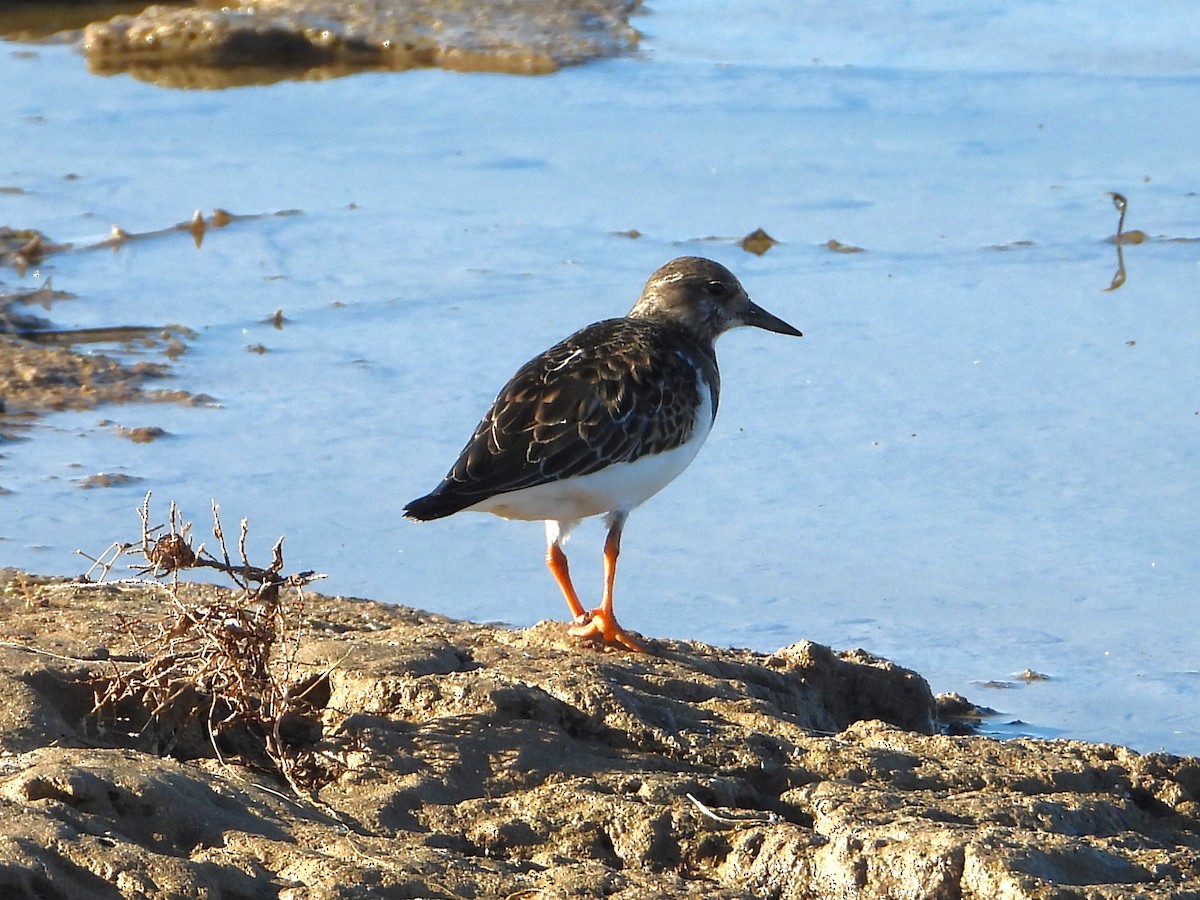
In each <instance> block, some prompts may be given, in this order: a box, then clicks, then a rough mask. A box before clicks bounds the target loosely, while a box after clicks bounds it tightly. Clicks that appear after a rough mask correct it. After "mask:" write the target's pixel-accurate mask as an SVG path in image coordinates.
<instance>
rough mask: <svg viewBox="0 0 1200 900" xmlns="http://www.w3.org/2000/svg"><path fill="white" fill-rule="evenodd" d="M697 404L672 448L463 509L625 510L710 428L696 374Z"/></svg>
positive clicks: (539, 513) (567, 514)
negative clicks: (687, 431) (688, 430)
mask: <svg viewBox="0 0 1200 900" xmlns="http://www.w3.org/2000/svg"><path fill="white" fill-rule="evenodd" d="M696 377H697V381H698V382H699V385H698V386H699V388H700V407H699V409H697V410H696V421H695V423H694V425H693V427H692V435H691V437H690V438H688V440H687V441H685V442H684V443H682V444H680V445H679V446H678V447H675V448H673V449H671V450H665V451H663V452H662V453H655V454H653V455H650V456H641V457H638V458H637V459H635V460H634V461H633V462H618V463H613V464H612V465H610V466H607V467H606V468H603V469H601V470H600V471H598V472H592V473H591V474H590V475H580V476H577V477H574V478H566V479H563V480H562V481H553V482H550V483H548V484H539V485H536V486H534V487H530V488H524V489H522V490H519V491H510V492H509V493H507V494H498V495H497V496H495V497H490V498H488V499H487V500H482V501H480V502H479V503H476V504H475V505H474V506H471V507H468V509H470V510H473V511H477V512H490V513H494V514H495V515H498V516H503V517H504V518H506V519H531V520H536V519H547V520H558V521H567V520H573V519H585V518H587V517H588V516H598V515H600V514H602V513H607V512H612V511H614V510H617V511H621V512H629V510H631V509H633V508H634V507H635V506H638V505H639V504H641V503H644V502H645V501H646V500H648V499H650V498H651V497H653V496H654V495H655V494H657V493H658V492H659V491H661V490H662V489H663V488H664V487H666V486H667V485H668V484H670V483H671V482H672V481H674V480H675V478H676V476H678V475H679V473H680V472H682V471H683V470H684V469H686V468H687V467H688V465H689V464H690V463H691V461H692V460H693V459H695V458H696V454H697V453H699V452H700V447H701V446H702V445H703V444H704V440H705V438H707V437H708V433H709V431H711V430H712V422H713V407H712V392H711V391H710V390H709V389H708V384H707V383H705V381H704V380H703V378H701V377H700V375H699V373H697V376H696Z"/></svg>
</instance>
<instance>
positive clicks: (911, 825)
mask: <svg viewBox="0 0 1200 900" xmlns="http://www.w3.org/2000/svg"><path fill="white" fill-rule="evenodd" d="M229 596H230V595H229V594H228V593H227V592H223V591H221V590H219V589H216V588H212V587H206V586H188V587H185V588H184V589H182V590H181V592H180V595H179V597H180V602H181V603H182V605H183V606H184V607H187V608H192V609H195V608H203V609H208V608H211V606H212V605H213V604H217V603H220V602H224V601H227V600H228V598H229ZM175 602H176V601H175V600H173V599H171V598H170V597H169V596H168V595H167V594H166V592H164V591H163V590H161V589H154V588H146V587H120V586H112V585H109V586H101V587H94V586H93V587H86V588H85V587H80V586H75V585H68V584H63V583H62V582H59V581H55V580H51V579H40V578H36V577H32V576H27V575H24V574H21V573H17V572H14V571H12V570H7V571H5V572H3V573H0V701H2V702H0V896H4V897H42V898H74V897H96V898H108V897H112V898H117V897H124V898H131V897H133V898H136V897H154V898H158V897H207V898H250V897H276V896H278V897H285V898H352V897H364V898H365V897H512V898H535V897H537V898H540V897H547V898H549V897H600V896H614V897H620V898H635V897H637V898H640V897H661V896H676V897H718V898H734V897H747V898H749V897H779V898H808V897H820V898H858V897H862V898H867V897H872V898H874V897H904V898H976V897H978V898H1073V897H1087V898H1118V897H1120V898H1135V897H1137V898H1160V897H1161V898H1167V897H1183V898H1187V897H1200V760H1197V759H1191V758H1177V757H1170V756H1164V755H1138V754H1136V753H1133V752H1132V751H1129V750H1126V749H1123V748H1120V747H1115V746H1108V745H1092V744H1083V743H1074V742H1068V741H1042V740H1012V741H1004V742H999V741H996V740H992V739H988V738H983V737H959V736H956V737H950V736H945V735H941V734H936V733H933V732H934V721H933V718H934V715H935V704H934V699H933V698H932V696H931V695H930V692H929V688H928V686H927V685H926V683H925V682H924V680H923V679H921V678H920V677H919V676H918V675H916V674H915V673H913V672H910V671H906V670H904V669H901V668H898V667H896V666H894V665H892V664H890V663H887V662H885V661H883V660H879V659H875V658H873V657H870V656H869V655H867V654H865V653H862V652H861V651H859V652H856V653H853V654H846V655H839V654H835V653H833V652H831V651H830V650H828V649H826V648H824V647H821V646H818V645H815V644H810V643H801V644H797V645H794V646H791V647H787V648H784V649H782V650H780V651H778V652H777V653H775V654H772V655H770V656H763V655H758V654H754V653H750V652H748V651H740V650H727V649H718V648H713V647H708V646H703V645H699V644H692V643H679V642H668V641H659V642H655V648H656V650H657V655H655V656H635V655H631V654H626V653H618V652H607V651H603V650H598V649H595V648H591V647H587V646H582V647H581V646H578V645H576V644H575V643H573V642H570V641H569V640H568V639H567V638H566V637H565V634H564V629H563V626H562V625H561V624H560V623H543V624H540V625H538V626H535V627H533V628H531V629H527V630H522V631H514V630H507V629H503V628H494V627H488V626H482V625H475V624H471V623H467V622H459V621H453V620H450V619H446V618H442V617H439V616H435V615H432V614H428V613H423V612H420V611H417V610H413V609H408V608H404V607H399V606H391V605H384V604H380V603H373V602H367V601H359V600H346V599H340V598H328V597H321V596H318V595H314V594H310V595H307V597H306V600H305V603H304V605H303V607H302V609H301V610H300V612H299V613H298V617H299V618H298V621H299V622H300V623H301V624H302V625H303V629H302V631H301V632H300V633H298V635H293V636H292V640H293V643H292V645H291V646H292V647H293V649H294V651H295V652H294V653H293V655H292V663H291V668H290V669H289V670H288V671H289V677H291V678H292V679H294V680H295V682H296V683H297V685H298V686H300V687H299V689H301V690H303V691H304V692H305V696H306V697H307V698H308V699H309V700H310V701H311V704H312V710H313V712H312V715H311V716H310V717H308V719H306V720H304V721H301V722H298V723H297V727H296V729H295V734H294V735H293V736H292V738H291V740H292V741H293V742H294V743H296V744H300V743H304V744H305V746H307V747H309V748H310V749H311V751H312V756H311V758H312V759H313V760H316V761H318V762H320V761H322V760H323V761H324V762H323V763H321V765H323V766H324V768H323V769H322V770H321V777H320V778H317V779H316V780H315V781H314V784H315V785H316V787H315V788H314V790H313V793H312V795H311V797H310V798H302V797H300V796H297V794H296V793H295V792H294V791H293V790H292V789H291V788H290V787H289V786H288V784H287V783H286V782H285V781H283V780H282V779H281V778H280V777H279V776H278V774H272V773H271V772H270V771H266V770H264V767H263V766H261V765H259V764H257V762H256V760H255V757H254V754H253V752H251V751H250V750H247V752H246V753H245V754H240V755H239V753H238V752H237V750H236V748H230V747H226V748H225V749H224V751H223V752H222V754H221V758H218V757H217V753H216V750H215V749H214V746H215V745H216V743H217V742H215V741H211V740H209V739H208V738H207V734H206V733H205V731H204V729H203V728H201V727H200V725H199V724H198V723H191V724H190V725H188V724H186V723H179V724H178V727H177V728H171V727H168V726H166V725H164V724H163V723H159V724H158V725H157V726H154V727H150V726H145V722H144V717H143V721H142V725H141V726H138V725H137V721H138V715H137V714H136V712H134V711H129V718H128V720H123V719H121V717H119V716H117V717H112V716H110V717H108V718H107V719H104V720H101V718H99V717H97V716H94V715H91V710H92V706H93V703H94V696H95V679H96V678H97V677H99V678H103V677H105V675H106V673H107V674H108V675H111V673H113V672H115V671H117V670H120V669H122V668H123V667H124V668H126V669H127V668H128V667H130V666H135V665H137V664H138V662H139V660H142V659H144V657H145V655H146V653H147V652H149V651H148V649H147V648H148V647H149V646H150V644H148V643H147V641H148V640H150V638H151V636H153V635H154V634H156V633H158V631H159V628H160V626H161V625H162V624H167V625H169V623H170V622H172V621H174V620H175V619H176V616H177V607H176V606H175ZM206 604H208V605H207V606H206ZM89 679H92V683H89ZM127 711H128V710H127ZM143 712H144V711H143Z"/></svg>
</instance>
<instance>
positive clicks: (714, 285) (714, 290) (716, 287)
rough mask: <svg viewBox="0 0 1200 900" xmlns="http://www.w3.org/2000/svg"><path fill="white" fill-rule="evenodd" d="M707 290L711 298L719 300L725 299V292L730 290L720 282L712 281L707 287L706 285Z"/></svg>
mask: <svg viewBox="0 0 1200 900" xmlns="http://www.w3.org/2000/svg"><path fill="white" fill-rule="evenodd" d="M705 288H706V289H707V290H708V293H709V294H710V295H711V296H713V297H716V298H717V299H720V298H721V297H724V296H725V292H726V291H727V290H728V288H727V287H725V285H724V284H722V283H721V282H720V281H710V282H709V283H708V284H707V285H705Z"/></svg>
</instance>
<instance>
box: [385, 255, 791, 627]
mask: <svg viewBox="0 0 1200 900" xmlns="http://www.w3.org/2000/svg"><path fill="white" fill-rule="evenodd" d="M740 325H752V326H756V327H759V328H764V329H766V330H768V331H774V332H778V333H780V334H789V335H795V336H797V337H799V336H800V332H799V331H797V330H796V329H795V328H793V327H792V326H791V325H788V324H787V323H786V322H784V321H783V320H782V319H779V318H776V317H775V316H773V315H771V314H770V313H768V312H766V311H765V310H764V309H762V308H761V307H759V306H757V305H756V304H754V303H753V302H751V300H750V298H749V297H748V296H747V295H746V292H745V290H744V289H743V288H742V286H741V284H740V283H739V282H738V280H737V278H735V277H734V275H733V274H732V273H731V272H730V271H729V270H728V269H726V268H725V267H724V266H721V265H719V264H718V263H715V262H713V261H712V260H708V259H702V258H699V257H682V258H680V259H676V260H673V261H672V262H669V263H667V264H666V265H665V266H663V267H662V268H660V269H659V270H658V271H657V272H655V273H654V274H653V275H652V276H651V277H650V280H649V281H647V282H646V286H645V288H644V289H643V291H642V295H641V297H639V298H638V301H637V303H635V304H634V306H633V309H632V310H630V312H629V315H628V316H626V317H625V318H621V319H606V320H604V321H602V322H597V323H595V324H594V325H589V326H588V327H586V328H584V329H582V330H580V331H577V332H576V333H575V334H573V335H571V336H570V337H568V338H567V339H566V340H564V341H561V342H560V343H558V344H555V345H554V346H553V347H551V348H550V349H549V350H547V351H545V352H544V353H541V354H539V355H538V356H536V357H534V358H533V359H531V360H530V361H529V362H527V363H526V364H525V365H524V366H522V367H521V368H520V369H518V370H517V373H516V374H515V375H514V376H513V377H512V379H511V380H510V381H509V382H508V384H506V385H505V386H504V388H503V389H502V390H501V391H500V393H499V395H497V397H496V399H495V401H494V402H493V403H492V406H491V408H490V409H489V410H488V412H487V413H486V414H485V415H484V417H483V419H482V420H481V421H480V423H479V425H478V426H477V427H476V429H475V433H474V434H473V435H472V436H471V439H470V440H469V441H468V442H467V445H466V447H464V448H463V450H462V453H461V454H460V455H459V457H458V460H457V461H456V462H455V463H454V465H453V467H452V468H451V469H450V471H449V472H448V473H447V475H446V477H445V479H443V481H442V483H441V484H439V485H438V486H437V488H435V489H434V490H433V491H432V492H431V493H429V494H427V495H426V496H424V497H421V498H419V499H417V500H414V501H412V502H411V503H409V504H408V505H407V506H406V507H405V509H404V513H405V515H406V516H408V517H410V518H413V519H420V520H429V519H438V518H442V517H443V516H448V515H451V514H453V513H456V512H459V511H461V510H472V511H479V512H491V513H495V514H496V515H499V516H503V517H505V518H509V519H543V520H545V521H546V533H547V544H548V547H547V554H546V558H547V563H548V564H549V566H550V569H551V571H552V572H553V573H554V575H555V578H556V579H557V581H558V583H559V587H560V588H561V589H562V591H563V595H564V596H565V597H566V600H567V603H568V605H569V606H570V607H571V612H572V614H573V615H574V618H575V623H574V625H573V627H572V628H571V633H572V634H574V635H576V636H577V637H585V638H600V639H603V640H605V641H607V642H609V643H619V644H622V645H624V646H626V647H628V648H629V649H634V650H641V649H643V648H642V647H641V645H640V644H638V643H637V642H636V641H635V640H634V639H633V638H631V637H630V636H629V635H628V634H626V633H625V632H624V631H623V630H622V629H621V628H620V626H618V625H617V622H616V619H615V617H614V616H613V613H612V583H613V577H614V575H615V571H616V558H617V554H618V552H619V549H620V537H621V530H622V528H623V526H624V523H625V519H626V517H627V516H628V515H629V512H630V510H632V509H633V508H634V507H636V506H638V505H639V504H641V503H642V502H644V501H645V500H647V499H648V498H650V497H651V496H653V495H654V494H655V493H657V492H658V491H659V490H661V489H662V488H663V487H665V486H666V485H667V484H669V483H670V482H671V481H672V480H673V479H674V478H675V477H676V476H677V475H678V474H679V473H680V472H682V471H683V470H684V469H685V468H687V466H688V464H689V463H690V462H691V461H692V459H694V458H695V455H696V453H697V452H698V451H699V449H700V446H701V445H702V444H703V443H704V439H705V438H706V437H707V436H708V433H709V430H710V429H711V428H712V424H713V420H714V419H715V418H716V414H717V403H718V399H719V395H720V374H719V372H718V369H717V357H716V350H715V347H714V342H715V341H716V339H717V338H718V337H719V336H720V335H721V334H723V333H724V332H726V331H728V330H729V329H731V328H735V327H737V326H740ZM601 514H603V515H605V516H606V520H607V523H608V528H609V533H608V539H607V541H606V542H605V591H604V595H603V600H602V602H601V605H600V606H599V607H597V608H596V609H593V610H590V611H588V610H585V609H584V607H583V605H582V604H581V603H580V602H579V599H578V596H577V595H576V593H575V589H574V587H573V585H572V583H571V580H570V576H569V574H568V572H567V561H566V556H565V554H564V553H563V551H562V544H563V542H564V541H565V540H566V537H567V535H568V534H569V532H570V530H571V529H572V528H573V527H574V526H575V525H576V524H578V522H579V520H581V519H584V518H587V517H589V516H595V515H601Z"/></svg>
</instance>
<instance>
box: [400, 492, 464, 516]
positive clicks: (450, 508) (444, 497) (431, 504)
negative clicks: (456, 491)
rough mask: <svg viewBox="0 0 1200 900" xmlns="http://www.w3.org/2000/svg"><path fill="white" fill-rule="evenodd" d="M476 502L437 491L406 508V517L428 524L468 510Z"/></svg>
mask: <svg viewBox="0 0 1200 900" xmlns="http://www.w3.org/2000/svg"><path fill="white" fill-rule="evenodd" d="M474 502H475V501H474V500H471V499H464V498H462V497H456V496H454V495H453V494H443V493H442V492H441V490H440V489H439V490H436V491H434V492H433V493H431V494H426V495H425V496H424V497H418V498H417V499H416V500H413V501H412V502H411V503H409V504H408V505H407V506H405V507H404V515H405V516H406V517H408V518H410V519H415V520H416V521H418V522H428V521H430V520H431V519H443V518H445V517H446V516H451V515H454V513H456V512H459V511H460V510H464V509H466V508H467V507H468V506H470V505H471V504H472V503H474Z"/></svg>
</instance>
